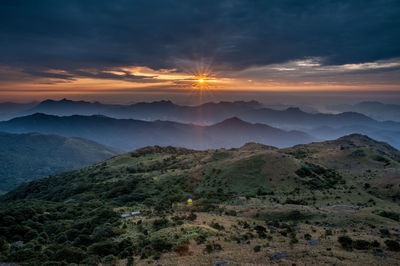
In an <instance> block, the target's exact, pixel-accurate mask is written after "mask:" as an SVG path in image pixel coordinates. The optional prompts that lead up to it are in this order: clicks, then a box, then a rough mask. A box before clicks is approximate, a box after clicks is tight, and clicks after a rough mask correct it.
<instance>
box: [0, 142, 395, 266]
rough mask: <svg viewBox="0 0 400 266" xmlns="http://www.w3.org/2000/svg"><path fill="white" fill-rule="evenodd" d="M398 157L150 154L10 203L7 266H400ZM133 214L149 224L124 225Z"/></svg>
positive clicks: (298, 151)
mask: <svg viewBox="0 0 400 266" xmlns="http://www.w3.org/2000/svg"><path fill="white" fill-rule="evenodd" d="M359 150H364V151H365V153H366V154H367V155H366V156H361V157H360V156H355V154H356V155H357V154H358V155H359V154H361V153H360V152H359ZM398 153H399V152H398V151H397V150H395V149H392V148H391V147H390V146H388V145H386V144H383V143H379V142H375V141H373V140H371V139H369V138H367V137H365V136H361V135H352V136H347V137H344V138H341V139H338V140H336V141H330V142H323V143H313V144H310V145H302V146H296V147H293V148H290V149H280V150H279V149H276V148H273V147H268V146H264V145H258V144H254V143H253V144H248V145H245V146H243V147H242V148H240V149H231V150H225V149H220V150H207V151H194V150H187V149H181V148H174V147H164V148H162V147H157V146H156V147H148V148H143V149H139V150H136V151H133V152H131V153H126V154H123V155H120V156H117V157H114V158H111V159H110V160H107V161H105V162H102V163H99V164H95V165H93V166H90V167H87V168H84V169H81V170H77V171H72V172H67V173H62V174H59V175H55V176H52V177H48V178H42V179H38V180H35V181H33V182H30V183H28V184H23V185H21V186H19V187H18V188H17V189H15V190H13V191H11V192H9V193H8V194H6V195H5V196H3V198H2V201H1V203H0V217H1V220H0V235H1V237H0V249H1V250H2V253H1V254H2V255H1V256H0V261H9V262H18V263H20V264H22V265H44V262H48V263H49V265H62V264H65V265H68V264H70V263H79V264H84V265H97V264H99V263H103V265H104V264H111V265H112V264H117V263H121V264H122V265H125V264H128V265H129V264H131V263H132V261H134V262H135V264H138V265H142V264H143V265H146V264H149V263H156V261H158V262H157V263H159V264H163V265H164V264H165V265H177V264H180V265H209V264H212V263H213V261H214V260H216V259H217V258H227V259H229V261H231V262H232V264H234V265H236V264H239V265H240V264H243V263H253V264H271V263H277V261H276V260H275V258H274V257H273V256H274V252H275V251H285V252H286V253H288V254H289V257H288V258H286V259H283V260H282V261H281V260H278V262H281V263H283V264H289V265H291V264H292V263H303V264H307V265H308V264H315V263H317V264H319V265H329V264H338V265H341V264H351V263H353V264H357V263H366V262H368V261H369V262H371V261H373V262H376V263H379V260H381V257H379V256H380V255H379V254H381V253H384V254H385V256H387V257H388V258H387V260H386V261H385V262H386V263H387V264H388V265H391V264H396V263H398V262H399V261H400V256H399V253H397V252H396V245H397V244H398V242H397V240H396V239H397V238H398V237H399V236H400V234H399V231H400V226H399V214H400V208H399V205H398V198H396V197H394V196H395V195H396V193H398V192H399V186H398V184H397V186H395V185H391V184H392V183H393V182H398V178H397V181H396V178H392V177H393V176H397V177H398V176H399V174H400V166H399V161H398V159H399V157H398ZM377 155H380V156H384V157H385V158H386V160H382V159H377V157H376V156H377ZM349 166H350V167H349ZM366 167H367V168H366ZM364 173H366V175H363V174H364ZM393 180H395V181H393ZM366 184H368V185H366ZM188 196H192V197H193V201H194V203H193V205H192V206H187V204H186V199H187V198H188ZM132 211H141V216H139V217H129V218H120V215H121V214H123V213H127V212H132ZM371 232H373V234H372V233H371ZM343 235H346V236H347V237H350V238H351V239H353V240H354V243H353V242H351V241H348V239H344V240H343V239H342V238H340V237H341V236H343ZM310 238H318V239H319V241H321V243H320V244H318V245H317V246H316V247H310V245H309V244H308V242H307V241H309V239H310ZM351 239H350V240H351ZM338 240H340V241H341V242H338ZM17 241H23V244H21V246H20V247H15V243H16V242H17ZM346 241H347V242H346ZM363 241H364V242H363ZM374 241H376V242H374ZM341 243H342V244H341ZM343 243H344V244H343ZM346 243H347V244H346ZM349 243H350V244H349ZM346 245H347V246H346ZM256 250H261V252H258V251H256ZM305 252H306V253H305ZM382 256H383V255H382ZM50 262H51V263H53V264H51V263H50Z"/></svg>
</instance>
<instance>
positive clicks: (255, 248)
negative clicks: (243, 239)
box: [253, 245, 261, 252]
mask: <svg viewBox="0 0 400 266" xmlns="http://www.w3.org/2000/svg"><path fill="white" fill-rule="evenodd" d="M253 250H254V252H260V250H261V246H259V245H257V246H255V247H254V249H253Z"/></svg>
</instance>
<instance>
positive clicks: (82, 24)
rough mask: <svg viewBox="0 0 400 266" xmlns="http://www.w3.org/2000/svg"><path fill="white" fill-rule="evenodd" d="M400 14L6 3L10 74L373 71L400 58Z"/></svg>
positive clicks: (306, 2)
mask: <svg viewBox="0 0 400 266" xmlns="http://www.w3.org/2000/svg"><path fill="white" fill-rule="evenodd" d="M399 14H400V1H398V0H353V1H348V0H330V1H329V0H320V1H318V0H312V1H310V0H302V1H298V0H270V1H264V0H218V1H216V0H201V1H200V0H134V1H133V0H132V1H128V0H114V1H109V0H107V1H102V0H96V1H92V0H68V1H52V0H2V1H1V2H0V64H1V65H7V66H13V67H18V68H22V69H25V68H28V69H32V68H39V69H43V70H46V69H64V70H67V71H69V72H68V73H69V74H66V76H62V74H51V75H52V76H53V77H55V75H61V76H59V78H61V79H63V78H64V79H70V78H72V77H70V76H69V75H70V74H72V75H76V74H79V71H81V70H82V69H86V68H92V69H93V68H96V69H103V70H104V69H107V68H112V67H121V66H135V65H136V66H148V67H150V68H153V69H160V68H178V69H179V67H180V65H179V63H177V62H179V61H180V60H189V61H190V60H193V61H197V60H201V59H208V60H212V61H213V65H214V68H216V69H218V70H220V71H226V70H231V69H236V70H238V69H245V68H248V67H251V66H260V65H269V64H277V63H284V62H287V61H291V60H299V59H304V58H312V57H319V58H321V60H322V61H321V62H322V64H324V65H335V64H348V63H362V62H371V61H376V60H385V59H390V58H395V57H400V45H399V43H400V16H399ZM30 73H31V74H33V75H38V76H40V75H45V74H44V73H47V72H45V71H44V72H43V71H38V72H36V73H34V71H32V70H30ZM81 74H82V73H81ZM87 74H88V73H86V75H87ZM93 75H95V76H97V77H102V78H121V76H119V77H116V76H113V74H110V73H104V72H101V73H97V74H93ZM122 78H123V79H128V80H138V79H142V80H144V79H145V78H144V77H136V76H129V75H128V74H126V76H122Z"/></svg>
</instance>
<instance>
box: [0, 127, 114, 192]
mask: <svg viewBox="0 0 400 266" xmlns="http://www.w3.org/2000/svg"><path fill="white" fill-rule="evenodd" d="M120 153H121V151H120V150H118V149H115V148H110V147H107V146H104V145H101V144H99V143H96V142H93V141H90V140H85V139H80V138H66V137H61V136H57V135H44V134H38V133H29V134H9V133H4V132H0V164H1V169H0V194H3V193H5V192H6V191H9V190H11V189H13V188H15V187H16V186H17V185H19V184H20V183H22V182H27V181H31V180H33V179H36V178H38V177H44V176H48V175H51V174H56V173H61V172H65V171H69V170H75V169H79V168H82V167H85V166H89V165H91V164H94V163H97V162H100V161H103V160H105V159H108V158H111V157H113V156H115V155H117V154H120Z"/></svg>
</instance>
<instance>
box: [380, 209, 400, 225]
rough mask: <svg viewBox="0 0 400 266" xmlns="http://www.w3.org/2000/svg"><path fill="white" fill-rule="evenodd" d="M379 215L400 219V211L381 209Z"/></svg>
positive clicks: (395, 219)
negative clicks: (399, 212)
mask: <svg viewBox="0 0 400 266" xmlns="http://www.w3.org/2000/svg"><path fill="white" fill-rule="evenodd" d="M378 215H379V216H382V217H385V218H389V219H392V220H394V221H397V222H398V221H400V215H399V214H398V213H395V212H391V211H381V212H379V213H378Z"/></svg>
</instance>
